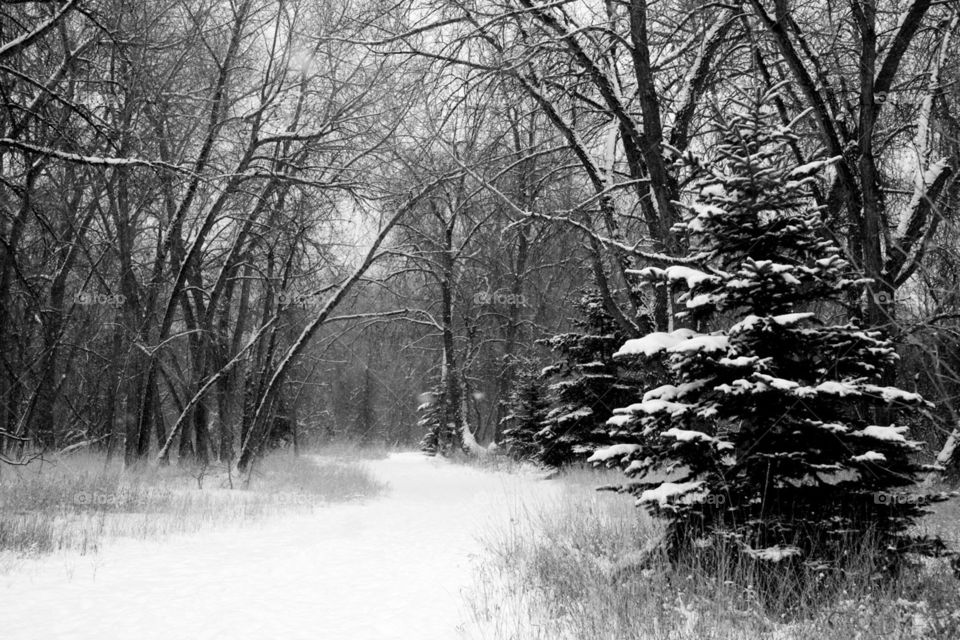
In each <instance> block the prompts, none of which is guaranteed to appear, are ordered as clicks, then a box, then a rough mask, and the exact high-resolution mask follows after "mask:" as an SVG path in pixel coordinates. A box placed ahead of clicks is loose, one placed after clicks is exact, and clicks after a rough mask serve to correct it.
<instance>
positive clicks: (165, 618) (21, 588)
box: [0, 453, 556, 640]
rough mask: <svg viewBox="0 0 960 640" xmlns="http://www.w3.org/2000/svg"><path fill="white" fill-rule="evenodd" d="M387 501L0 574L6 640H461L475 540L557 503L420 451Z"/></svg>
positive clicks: (402, 457)
mask: <svg viewBox="0 0 960 640" xmlns="http://www.w3.org/2000/svg"><path fill="white" fill-rule="evenodd" d="M368 465H369V468H370V469H371V471H372V472H373V473H374V474H375V475H376V476H377V477H378V478H379V479H381V480H383V481H385V482H387V483H388V484H389V489H388V490H387V492H386V493H385V495H384V496H382V497H380V498H375V499H372V500H370V501H367V502H365V503H362V504H346V505H332V506H329V507H326V508H322V509H318V510H316V511H315V512H314V513H312V514H310V515H298V516H289V517H283V518H277V519H275V520H272V521H269V522H266V523H264V524H262V525H260V526H253V527H250V528H245V529H242V528H231V529H229V530H228V529H221V530H217V531H211V532H202V533H199V534H195V535H184V536H177V537H174V538H171V539H167V540H163V541H155V542H145V541H135V540H126V541H116V542H114V543H111V544H108V545H106V546H105V547H104V548H103V549H101V551H100V552H99V553H98V554H95V555H90V556H79V555H59V556H52V557H48V558H45V559H42V560H37V561H33V562H29V563H27V564H26V565H24V566H23V567H22V568H20V569H18V570H17V571H15V572H14V573H11V574H7V575H3V576H0V602H2V603H3V614H2V618H3V620H2V622H0V637H2V638H4V639H5V640H20V639H24V640H26V639H29V640H34V639H39V638H43V639H51V640H74V639H76V640H82V639H88V638H89V639H94V638H96V639H97V640H112V639H117V640H121V639H122V640H128V639H129V640H133V639H136V640H150V639H158V640H161V639H162V640H208V639H211V640H212V639H221V638H222V639H224V640H244V639H251V640H253V639H256V640H280V639H283V640H296V639H300V638H303V639H307V638H309V639H310V640H341V639H342V640H367V639H369V640H392V639H397V640H434V639H435V640H455V639H456V638H459V637H460V631H459V629H460V628H461V627H462V625H463V623H464V620H465V610H466V607H465V606H464V603H463V599H462V595H461V591H462V590H463V589H464V588H465V587H468V586H469V585H470V582H471V566H472V563H473V562H476V561H480V560H482V559H478V556H477V554H479V553H480V551H481V546H480V542H479V541H478V538H477V536H478V535H479V534H482V533H483V532H484V531H488V530H490V527H498V526H501V525H500V524H498V523H502V526H506V524H507V522H508V521H509V518H510V517H511V515H512V514H513V513H515V510H516V508H517V505H518V504H519V503H521V502H524V501H526V500H528V499H533V500H538V499H539V498H541V497H544V496H546V494H547V493H551V492H553V491H555V490H556V489H555V487H554V486H553V485H552V483H549V482H538V481H536V479H534V478H532V477H529V476H522V475H512V474H505V473H493V472H485V471H480V470H476V469H472V468H469V467H465V466H462V465H454V464H450V463H447V462H445V461H443V460H435V459H430V458H426V457H424V456H422V455H420V454H416V453H401V454H394V455H391V456H390V457H389V458H387V459H385V460H379V461H373V462H370V463H368Z"/></svg>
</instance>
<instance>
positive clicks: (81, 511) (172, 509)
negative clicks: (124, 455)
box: [0, 450, 383, 570]
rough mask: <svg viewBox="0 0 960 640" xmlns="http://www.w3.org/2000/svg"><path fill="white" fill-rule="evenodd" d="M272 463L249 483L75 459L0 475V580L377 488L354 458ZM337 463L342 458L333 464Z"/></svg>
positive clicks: (272, 459) (85, 456)
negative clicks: (112, 545) (2, 574)
mask: <svg viewBox="0 0 960 640" xmlns="http://www.w3.org/2000/svg"><path fill="white" fill-rule="evenodd" d="M347 453H348V452H346V451H340V450H333V451H326V450H324V451H321V452H320V455H317V456H312V455H311V456H301V457H293V456H292V455H290V454H288V453H282V452H278V453H274V454H272V455H269V456H267V457H266V458H265V459H263V460H262V461H261V462H259V463H258V464H257V465H256V467H255V468H254V469H253V471H252V473H251V474H249V476H248V477H245V478H238V477H237V476H236V474H235V472H234V474H232V475H231V474H228V472H227V470H226V469H225V468H223V467H216V466H211V467H207V468H206V469H198V468H194V469H185V468H179V467H176V466H166V467H158V466H149V467H146V468H143V469H138V470H136V471H129V470H128V471H125V470H124V469H123V468H122V465H121V464H120V463H119V462H117V463H112V464H110V465H107V464H106V463H105V460H104V458H103V457H101V456H98V455H94V454H90V453H77V454H73V455H67V456H63V457H61V458H58V459H53V460H45V461H43V462H40V461H36V462H34V463H31V464H30V465H28V466H26V467H5V468H3V469H2V471H0V570H3V568H4V567H9V566H11V565H12V564H14V563H15V561H16V560H17V559H19V558H23V557H25V556H32V555H38V554H45V553H51V552H54V551H58V550H68V549H72V550H79V551H80V552H81V553H89V552H93V551H96V549H97V548H98V547H99V546H100V545H101V544H102V543H103V541H104V540H106V539H108V538H112V537H132V538H156V537H162V536H165V535H168V534H174V533H189V532H194V531H198V530H200V529H204V528H207V527H216V526H222V525H227V524H237V523H240V524H242V523H246V522H252V521H255V520H258V519H261V518H263V517H266V516H270V515H274V514H280V513H287V512H291V511H298V510H299V511H303V510H311V509H315V508H317V507H320V506H322V505H324V504H326V503H330V502H341V501H347V500H356V499H359V498H364V497H367V496H372V495H375V494H377V493H378V492H379V491H380V490H381V489H382V488H383V487H382V486H381V485H380V484H379V483H377V482H376V481H375V480H374V479H373V478H372V477H371V476H370V474H369V473H368V472H367V470H366V469H365V468H364V466H363V464H362V462H361V461H360V458H361V454H360V453H359V451H358V450H357V451H351V452H349V453H350V454H351V455H346V454H347ZM340 455H343V456H344V457H339V456H340Z"/></svg>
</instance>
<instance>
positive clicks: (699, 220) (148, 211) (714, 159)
mask: <svg viewBox="0 0 960 640" xmlns="http://www.w3.org/2000/svg"><path fill="white" fill-rule="evenodd" d="M958 61H960V2H958V1H957V0H729V1H721V2H708V1H706V0H341V1H339V2H333V1H331V0H141V1H138V2H124V1H123V0H7V1H5V2H3V3H2V4H0V101H2V105H0V130H2V131H0V270H2V271H0V360H2V367H0V476H2V473H4V472H9V470H10V469H15V468H20V467H29V466H30V465H35V464H37V463H38V461H43V460H44V459H46V458H50V457H56V456H62V455H68V454H71V453H73V452H84V453H85V454H86V453H89V454H91V455H96V456H100V457H103V458H104V459H105V460H106V463H107V464H112V463H113V462H117V463H118V464H121V465H122V467H123V468H124V469H137V468H152V467H161V468H162V467H166V466H168V465H169V466H170V467H179V468H181V469H185V470H187V472H189V473H190V474H193V475H194V476H196V477H197V483H198V484H199V485H200V487H201V488H202V485H203V481H202V478H203V476H204V474H205V473H210V474H212V473H215V471H214V470H216V469H220V470H226V471H225V472H226V473H228V474H232V473H234V472H236V473H238V474H243V473H247V474H248V481H249V477H250V476H249V474H250V473H251V469H252V468H253V466H254V465H255V464H257V463H258V461H260V460H263V459H265V458H269V456H270V455H271V454H272V452H276V451H285V450H288V449H289V450H293V451H296V452H299V451H301V450H310V449H311V448H315V447H322V446H325V445H330V444H342V443H350V445H351V446H358V447H367V446H372V447H381V448H382V447H387V448H393V449H422V450H423V451H425V452H427V453H428V454H430V455H432V456H436V457H437V458H438V459H440V458H451V459H456V460H464V459H465V460H468V461H473V462H472V463H471V464H505V463H501V462H490V461H491V460H494V459H495V460H501V459H502V460H512V461H514V463H516V464H534V465H537V466H538V467H539V468H543V469H565V468H570V467H576V468H581V467H584V466H590V465H594V466H596V467H598V468H604V467H612V468H614V469H615V470H616V471H618V473H616V474H615V475H614V476H612V477H615V479H614V480H611V482H613V483H615V485H616V486H613V485H611V486H608V487H606V488H608V489H613V490H615V491H616V492H619V493H621V494H630V495H631V496H633V497H634V498H635V499H636V501H637V503H638V504H640V505H641V506H645V507H646V510H647V511H648V512H649V513H650V514H652V515H654V516H657V517H659V518H660V519H661V520H664V521H666V522H667V526H666V529H665V530H664V532H663V535H662V537H658V541H659V542H658V543H657V544H658V546H657V547H656V549H657V551H658V552H659V550H664V551H665V553H666V554H667V556H668V557H669V558H670V559H671V560H672V561H673V562H674V563H676V562H680V561H681V559H682V557H683V556H684V553H686V552H688V551H689V549H690V548H691V545H693V546H697V547H698V548H699V546H700V545H703V544H707V543H706V542H704V540H707V539H709V540H710V541H711V542H710V544H717V545H721V546H722V545H723V544H733V545H734V546H737V545H739V546H738V547H737V548H739V549H741V552H742V555H743V556H744V557H749V558H754V559H759V560H763V561H766V560H771V561H774V562H780V561H781V560H785V561H787V562H790V558H792V557H802V558H808V559H809V558H817V559H819V560H822V561H824V562H826V563H827V564H831V563H836V562H840V561H839V560H838V558H839V557H840V556H842V555H843V554H845V553H847V550H848V549H849V546H847V544H846V543H848V542H849V536H850V535H852V533H851V532H853V533H855V534H856V535H868V534H869V535H876V536H877V540H878V542H877V545H879V546H878V548H881V547H883V548H886V549H887V550H895V551H897V552H900V551H904V552H905V550H906V549H907V547H909V549H910V551H911V552H913V551H917V550H918V549H920V548H921V547H922V548H923V550H924V552H926V553H929V554H930V555H933V556H946V555H950V554H951V553H953V552H951V551H949V550H948V549H947V548H946V547H944V546H943V542H942V541H940V540H934V539H932V538H928V537H926V536H919V537H917V536H913V535H912V533H910V527H911V526H912V523H914V521H915V520H916V519H917V518H919V517H921V515H922V514H923V513H924V510H925V509H926V508H927V507H929V506H930V505H932V504H934V503H937V502H941V501H944V500H945V499H946V497H947V494H946V493H943V492H939V493H937V492H934V493H931V492H927V493H924V494H922V495H920V494H914V493H911V494H910V495H911V498H910V499H909V500H908V499H903V497H902V495H901V496H900V497H897V496H895V495H894V493H892V492H896V491H901V490H909V491H913V490H914V489H915V488H916V487H919V486H921V483H925V484H924V485H923V486H926V487H930V486H933V485H936V486H937V487H938V488H939V487H941V484H940V483H942V482H945V483H947V484H948V485H949V484H950V483H952V482H954V481H955V480H956V478H957V477H958V475H960V450H958V448H957V446H956V445H957V441H958V438H960V403H958V397H960V289H958V285H957V282H958V278H960V234H958V229H960V226H958V225H960V209H958V205H960V176H958V173H957V172H958V170H960V65H958V64H957V62H958ZM604 477H605V478H607V479H609V478H610V477H608V476H604ZM230 482H231V485H230V486H231V487H232V486H233V485H232V482H233V476H232V475H230ZM758 487H761V488H762V496H763V500H760V499H759V498H757V497H756V496H757V495H759V494H758V491H760V490H761V489H758ZM931 491H932V490H931ZM898 495H899V494H898ZM877 496H881V497H882V500H878V497H877ZM814 530H815V531H816V532H817V533H816V534H813V533H811V531H814ZM908 533H909V534H910V535H908ZM830 536H834V537H830ZM827 538H829V540H827ZM838 540H843V542H838ZM651 550H652V548H651V549H647V551H648V552H651ZM894 564H896V563H895V562H894V561H891V565H890V566H891V567H892V566H893V565H894ZM957 566H958V567H960V565H957ZM714 569H715V571H714V573H716V571H719V569H716V567H714ZM780 597H785V598H789V597H790V596H789V595H787V596H784V594H782V593H781V594H780ZM681 606H682V603H681ZM557 637H559V636H557Z"/></svg>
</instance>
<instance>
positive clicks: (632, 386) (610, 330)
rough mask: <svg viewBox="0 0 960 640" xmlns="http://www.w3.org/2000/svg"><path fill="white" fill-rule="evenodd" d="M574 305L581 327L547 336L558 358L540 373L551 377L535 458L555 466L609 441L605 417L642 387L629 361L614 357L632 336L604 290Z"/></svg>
mask: <svg viewBox="0 0 960 640" xmlns="http://www.w3.org/2000/svg"><path fill="white" fill-rule="evenodd" d="M576 306H577V308H578V310H579V311H580V314H581V317H580V318H579V319H577V320H576V321H575V322H576V324H577V325H578V328H580V329H581V331H579V332H570V333H563V334H560V335H556V336H553V337H552V338H549V339H547V340H544V341H543V342H544V343H545V344H547V345H548V346H549V347H550V348H551V349H552V350H553V351H554V352H555V353H557V354H558V355H559V356H560V359H559V360H558V361H557V362H556V363H554V364H553V365H551V366H549V367H546V368H544V369H543V372H542V375H543V377H544V378H545V379H548V380H551V382H550V385H549V387H548V391H549V400H550V411H549V412H548V413H547V415H546V416H545V417H544V419H543V421H542V425H541V428H540V429H539V431H538V432H537V433H536V435H535V436H534V441H535V443H536V445H537V448H538V450H537V452H536V454H535V458H536V460H537V461H538V462H540V463H541V464H544V465H547V466H552V467H560V466H563V465H566V464H570V463H572V462H577V461H580V462H582V461H584V460H586V459H587V457H588V456H589V455H590V453H591V452H592V451H593V450H594V449H596V448H597V447H598V446H602V445H604V444H609V443H610V442H611V441H612V440H611V434H610V432H609V429H607V427H606V424H605V423H606V420H607V418H609V417H610V415H611V414H612V412H613V409H614V408H615V407H619V406H622V404H623V403H624V402H629V400H630V399H631V398H633V396H634V394H635V393H636V391H637V388H638V386H639V383H638V382H637V381H636V380H635V379H634V378H633V377H632V375H631V372H630V370H629V366H628V363H626V362H621V363H617V362H614V360H613V354H614V352H616V350H617V348H618V347H619V346H620V345H622V344H623V341H624V340H625V339H626V338H627V337H628V336H627V335H625V334H624V333H623V331H622V329H621V328H620V327H619V325H617V323H616V322H615V321H614V319H613V318H612V317H611V316H610V314H609V313H608V312H607V310H606V309H605V308H604V306H603V301H602V300H601V298H600V294H599V293H597V292H594V291H590V292H587V293H586V294H584V295H583V296H582V297H581V298H580V300H579V301H577V303H576Z"/></svg>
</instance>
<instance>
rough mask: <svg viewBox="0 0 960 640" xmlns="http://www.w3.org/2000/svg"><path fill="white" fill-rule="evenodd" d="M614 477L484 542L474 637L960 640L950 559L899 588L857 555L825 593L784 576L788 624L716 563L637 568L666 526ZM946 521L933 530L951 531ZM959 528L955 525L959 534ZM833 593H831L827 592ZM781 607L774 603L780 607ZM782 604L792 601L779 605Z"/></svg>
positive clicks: (521, 518) (590, 480)
mask: <svg viewBox="0 0 960 640" xmlns="http://www.w3.org/2000/svg"><path fill="white" fill-rule="evenodd" d="M618 479H619V478H618V476H611V475H610V473H609V472H595V471H592V470H577V471H573V472H566V473H564V474H562V475H561V476H560V477H558V478H557V479H556V480H554V481H555V482H560V483H562V490H561V491H560V494H559V497H558V498H557V499H556V500H555V501H553V502H551V503H550V504H545V505H537V506H536V507H531V506H530V505H525V506H524V505H518V507H517V513H516V516H515V517H514V518H513V522H512V524H511V526H510V527H509V529H506V530H500V531H495V532H492V533H491V534H489V535H487V536H486V539H485V546H486V547H487V551H488V554H489V558H490V561H488V562H486V563H485V564H483V565H482V566H480V568H479V571H478V577H477V581H476V585H475V587H474V589H473V590H472V593H470V594H469V596H468V600H469V603H470V607H471V611H472V614H473V617H474V621H473V622H474V624H473V625H472V626H473V629H472V635H473V637H477V638H484V639H487V640H501V639H502V640H507V639H510V640H565V639H576V640H580V639H583V640H587V639H590V640H604V639H610V640H613V639H614V638H615V639H617V640H624V639H630V638H636V639H638V640H641V639H642V640H667V639H670V640H677V639H682V638H690V639H694V638H697V639H701V638H702V639H717V640H753V639H758V638H770V639H777V640H788V639H789V640H794V639H795V640H832V639H837V640H856V639H858V638H863V639H864V640H867V639H870V640H872V639H887V638H889V639H894V638H896V639H917V640H920V639H924V640H939V639H943V640H947V639H950V640H955V639H956V638H960V582H958V581H957V580H956V579H955V578H954V577H953V575H952V573H951V571H950V568H949V566H948V565H947V563H946V562H939V561H937V562H931V563H926V564H924V565H922V566H921V567H918V568H917V569H916V570H912V571H907V572H904V573H903V574H902V575H901V576H900V577H899V578H898V579H897V580H895V581H894V582H892V583H888V584H882V583H878V582H877V581H876V580H874V579H872V578H871V574H872V573H873V571H872V562H871V559H870V558H867V557H860V556H858V555H857V554H858V552H859V550H857V549H851V557H852V558H853V560H852V561H851V563H850V566H851V567H852V570H850V571H848V572H846V573H845V574H844V575H843V576H842V577H841V578H839V579H838V580H836V581H834V583H832V584H830V585H827V584H826V583H825V581H824V580H822V579H820V580H819V581H818V577H817V576H816V575H813V574H811V576H808V578H809V581H808V582H804V583H803V584H798V582H797V581H796V579H794V578H790V577H789V576H788V574H787V573H786V572H784V573H783V574H782V575H778V576H775V580H774V583H773V584H774V585H775V590H778V591H779V594H780V595H781V596H782V597H783V598H784V599H785V600H786V601H787V602H788V603H789V604H790V605H791V606H790V607H789V610H790V611H791V614H790V616H789V617H788V615H787V614H786V613H779V614H778V613H777V611H778V610H780V611H785V610H786V609H785V608H784V609H778V607H777V606H773V607H771V605H770V601H769V600H766V601H765V602H761V600H760V597H759V593H758V590H757V589H751V588H749V586H747V587H744V586H743V585H749V583H750V578H751V577H753V576H751V575H750V574H748V573H745V572H744V571H745V570H744V569H742V568H733V569H731V570H730V571H731V573H730V575H727V576H720V577H719V578H718V577H716V576H715V575H714V574H713V573H712V572H711V571H709V570H707V568H706V567H705V566H704V564H705V562H706V561H707V556H706V555H704V556H701V557H694V558H691V559H690V560H689V561H687V562H684V563H683V564H682V565H681V566H678V567H672V568H671V567H669V566H668V565H667V563H665V562H659V563H656V564H655V565H654V568H650V569H641V568H639V567H637V566H636V559H637V558H638V557H639V554H638V550H639V549H640V547H641V546H642V545H643V543H644V541H646V540H649V539H651V538H655V537H657V536H658V531H657V526H656V524H655V523H653V522H652V521H651V520H650V519H648V518H647V517H646V516H645V515H644V514H642V512H640V511H639V510H638V509H636V508H635V507H634V506H633V503H632V500H631V499H630V498H628V497H626V496H620V495H616V494H610V493H597V492H596V491H594V487H596V486H598V485H602V484H607V483H615V482H616V481H617V480H618ZM946 517H947V515H942V516H940V517H939V518H938V519H937V520H936V523H935V524H936V526H935V527H934V526H931V527H930V529H931V530H942V528H943V527H945V526H947V525H946V523H947V520H946ZM957 526H958V525H957V520H955V519H954V520H953V533H954V537H955V535H956V530H957ZM828 587H829V588H828ZM774 600H776V599H775V598H774ZM777 604H783V603H777Z"/></svg>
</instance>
